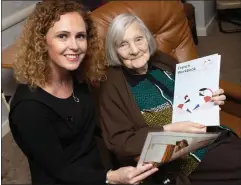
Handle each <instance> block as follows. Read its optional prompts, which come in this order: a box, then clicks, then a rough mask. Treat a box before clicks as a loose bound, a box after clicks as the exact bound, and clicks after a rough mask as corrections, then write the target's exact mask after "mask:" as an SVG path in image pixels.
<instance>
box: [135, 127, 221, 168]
mask: <svg viewBox="0 0 241 185" xmlns="http://www.w3.org/2000/svg"><path fill="white" fill-rule="evenodd" d="M219 134H220V133H204V134H193V133H179V132H149V133H148V135H147V138H146V141H145V144H144V146H143V148H142V152H141V156H140V159H139V161H138V164H137V167H139V166H142V165H143V164H144V163H154V164H155V166H160V165H162V164H164V163H168V162H170V161H172V160H175V159H177V158H179V157H182V156H185V155H186V154H188V153H190V152H194V151H195V150H197V149H199V148H202V147H205V146H207V145H209V144H211V143H212V142H214V141H215V140H216V139H217V137H218V136H219Z"/></svg>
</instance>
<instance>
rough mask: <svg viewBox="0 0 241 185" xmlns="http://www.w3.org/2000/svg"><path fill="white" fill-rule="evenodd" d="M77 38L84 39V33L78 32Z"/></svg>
mask: <svg viewBox="0 0 241 185" xmlns="http://www.w3.org/2000/svg"><path fill="white" fill-rule="evenodd" d="M77 38H78V39H86V35H85V34H79V35H77Z"/></svg>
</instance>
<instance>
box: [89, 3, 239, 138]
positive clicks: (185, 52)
mask: <svg viewBox="0 0 241 185" xmlns="http://www.w3.org/2000/svg"><path fill="white" fill-rule="evenodd" d="M121 13H134V14H136V15H137V16H139V17H140V18H141V19H142V20H143V21H144V22H145V24H146V25H147V27H148V28H149V29H150V31H151V32H152V33H153V36H154V37H155V39H156V41H157V44H158V49H159V50H161V51H162V52H165V53H167V54H170V55H171V56H173V57H175V58H176V59H177V60H178V61H179V62H185V61H188V60H191V59H195V58H197V57H198V54H197V52H196V49H195V45H194V43H193V39H192V34H191V30H190V28H189V26H188V20H187V17H186V15H185V11H184V5H183V3H182V2H181V1H112V2H109V3H107V4H105V5H103V6H101V7H99V8H97V9H96V10H94V11H93V12H92V13H91V17H92V18H93V20H94V22H95V23H96V25H97V28H98V34H99V37H101V38H103V39H104V38H105V34H106V31H107V28H108V25H109V24H110V22H111V20H112V19H113V18H114V17H115V16H117V15H119V14H121ZM220 87H221V88H223V89H224V90H225V94H226V96H227V100H226V104H225V105H224V106H222V111H221V114H220V120H221V124H224V125H227V126H229V127H230V128H232V129H233V130H234V131H235V132H236V133H237V134H238V135H239V136H241V86H239V85H235V84H232V83H230V82H225V81H222V80H221V81H220Z"/></svg>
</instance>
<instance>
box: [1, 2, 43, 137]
mask: <svg viewBox="0 0 241 185" xmlns="http://www.w3.org/2000/svg"><path fill="white" fill-rule="evenodd" d="M38 2H39V1H2V2H1V3H2V21H4V20H6V19H7V18H9V16H12V15H14V14H15V13H17V12H19V11H21V10H23V9H25V8H27V7H29V6H31V5H33V4H36V3H38ZM23 23H24V21H22V22H20V23H18V24H16V25H13V26H11V27H9V28H8V29H6V30H4V31H2V45H1V46H2V52H4V49H5V48H7V47H8V46H10V45H11V44H13V43H14V42H15V40H16V38H17V37H18V36H19V35H20V33H21V31H22V26H23ZM1 77H2V90H3V91H4V93H5V94H6V95H13V94H14V92H15V89H16V82H15V80H14V78H13V71H12V70H11V69H2V75H1ZM1 111H2V112H1V113H2V126H3V127H2V137H3V136H4V133H6V132H7V130H6V129H8V128H7V118H8V110H7V108H6V107H5V104H4V103H3V102H2V110H1ZM5 126H6V128H5Z"/></svg>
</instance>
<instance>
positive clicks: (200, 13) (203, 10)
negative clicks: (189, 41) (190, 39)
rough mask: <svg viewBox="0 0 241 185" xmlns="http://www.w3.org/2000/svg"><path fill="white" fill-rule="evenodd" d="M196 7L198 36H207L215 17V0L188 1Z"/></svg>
mask: <svg viewBox="0 0 241 185" xmlns="http://www.w3.org/2000/svg"><path fill="white" fill-rule="evenodd" d="M187 2H188V3H191V4H192V5H193V6H194V7H195V17H196V27H197V33H198V36H207V35H208V33H209V31H210V29H211V24H212V23H213V21H215V20H214V16H215V4H216V1H215V0H199V1H197V0H196V1H191V0H187Z"/></svg>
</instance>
